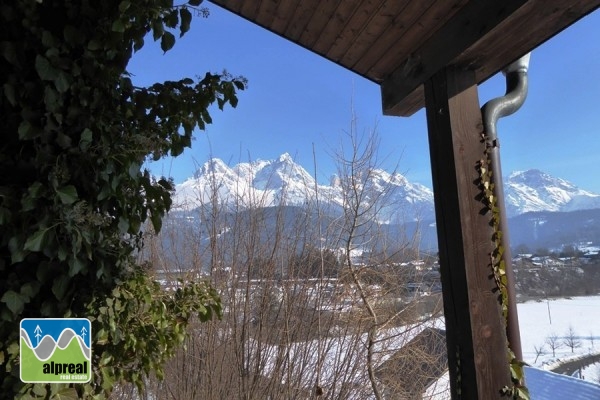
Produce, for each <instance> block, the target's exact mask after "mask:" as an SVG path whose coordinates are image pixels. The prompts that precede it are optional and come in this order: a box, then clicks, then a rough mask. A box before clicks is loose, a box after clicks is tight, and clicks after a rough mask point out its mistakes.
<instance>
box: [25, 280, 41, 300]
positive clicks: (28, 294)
mask: <svg viewBox="0 0 600 400" xmlns="http://www.w3.org/2000/svg"><path fill="white" fill-rule="evenodd" d="M40 286H41V284H40V283H39V282H38V281H31V282H27V283H26V284H24V285H23V286H21V294H22V295H23V296H24V297H25V298H26V299H28V300H29V299H31V298H32V297H33V296H35V295H36V294H38V292H39V291H40Z"/></svg>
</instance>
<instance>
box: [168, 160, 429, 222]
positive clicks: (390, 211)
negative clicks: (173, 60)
mask: <svg viewBox="0 0 600 400" xmlns="http://www.w3.org/2000/svg"><path fill="white" fill-rule="evenodd" d="M357 178H359V179H358V180H355V181H354V184H356V185H358V186H359V187H360V188H364V190H363V191H362V193H363V195H364V196H363V197H362V198H361V202H360V203H361V207H363V208H368V207H369V206H373V207H372V209H371V211H374V210H377V211H376V212H377V217H376V218H377V219H378V220H379V221H380V222H382V223H392V222H393V223H396V222H398V223H400V222H405V221H413V220H421V219H424V220H431V219H433V218H434V213H433V193H432V191H431V190H430V189H429V188H427V187H426V186H423V185H420V184H418V183H411V182H409V181H408V180H407V179H406V178H405V177H404V176H402V175H401V174H398V173H395V174H390V173H388V172H386V171H384V170H380V169H373V170H369V171H365V172H363V176H361V177H357ZM349 185H350V183H349V181H348V180H344V179H343V178H340V177H337V176H334V177H332V179H331V182H330V184H328V185H323V184H317V183H316V182H315V179H314V178H313V177H312V176H311V175H310V174H309V173H308V172H307V171H306V170H305V169H304V168H303V167H302V166H300V165H299V164H297V163H295V162H294V160H293V159H292V157H291V156H290V155H289V154H287V153H285V154H282V155H281V156H279V158H277V159H275V160H266V161H265V160H257V161H253V162H248V163H240V164H237V165H235V166H233V167H229V166H227V165H226V164H225V163H224V162H223V161H221V160H219V159H212V160H209V161H207V162H206V163H205V164H204V165H203V166H202V167H201V168H200V169H198V171H196V173H195V175H194V177H193V178H190V179H188V180H186V181H185V182H183V183H182V184H179V185H177V186H176V192H175V197H174V208H175V209H193V208H196V207H200V206H203V205H207V204H211V202H212V200H214V199H218V203H219V204H220V205H225V206H227V207H228V208H229V209H230V210H237V209H244V208H249V207H269V206H275V205H294V206H303V205H308V204H312V205H315V204H316V201H317V200H318V201H319V205H320V206H321V207H325V208H327V209H329V210H332V209H337V210H338V211H341V210H342V209H343V208H344V207H346V206H348V202H350V201H352V199H351V198H350V197H349V196H344V193H348V190H347V189H348V187H349Z"/></svg>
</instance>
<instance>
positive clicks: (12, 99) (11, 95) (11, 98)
mask: <svg viewBox="0 0 600 400" xmlns="http://www.w3.org/2000/svg"><path fill="white" fill-rule="evenodd" d="M2 88H3V91H4V97H6V99H7V100H8V102H9V103H10V105H11V106H16V105H17V98H16V96H15V87H14V86H13V85H11V84H10V83H5V84H4V86H3V87H2Z"/></svg>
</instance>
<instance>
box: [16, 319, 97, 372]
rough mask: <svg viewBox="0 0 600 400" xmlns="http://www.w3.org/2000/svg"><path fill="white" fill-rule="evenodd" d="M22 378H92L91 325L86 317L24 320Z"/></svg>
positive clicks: (22, 325)
mask: <svg viewBox="0 0 600 400" xmlns="http://www.w3.org/2000/svg"><path fill="white" fill-rule="evenodd" d="M20 329H21V348H20V350H21V363H20V365H21V380H22V381H23V382H27V383H56V382H62V383H84V382H89V381H90V379H91V378H92V368H91V367H92V365H91V361H90V360H91V357H92V347H91V340H90V337H91V336H92V335H91V334H92V325H91V323H90V320H88V319H86V318H25V319H23V320H21V324H20Z"/></svg>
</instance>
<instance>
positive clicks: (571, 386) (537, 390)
mask: <svg viewBox="0 0 600 400" xmlns="http://www.w3.org/2000/svg"><path fill="white" fill-rule="evenodd" d="M525 385H526V386H527V388H528V389H529V394H530V396H531V398H532V399H533V400H535V399H552V400H573V399H577V400H597V399H600V385H597V384H595V383H592V382H589V381H584V380H582V379H578V378H573V377H571V376H568V375H561V374H557V373H554V372H550V371H545V370H542V369H538V368H533V367H525Z"/></svg>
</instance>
